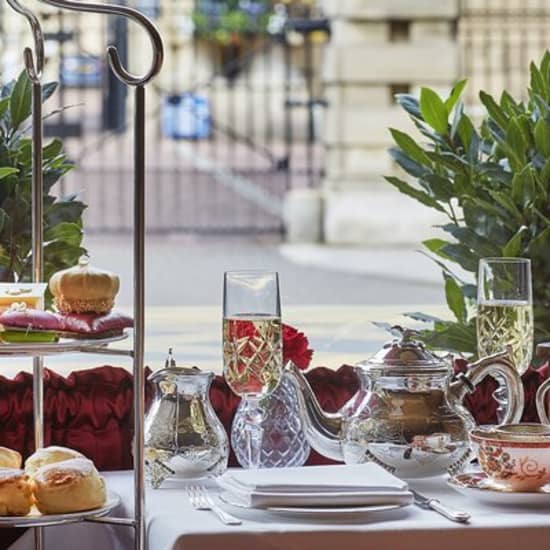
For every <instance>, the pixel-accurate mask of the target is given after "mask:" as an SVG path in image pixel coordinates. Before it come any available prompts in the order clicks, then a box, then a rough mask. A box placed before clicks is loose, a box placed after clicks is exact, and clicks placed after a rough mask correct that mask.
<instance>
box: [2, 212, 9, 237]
mask: <svg viewBox="0 0 550 550" xmlns="http://www.w3.org/2000/svg"><path fill="white" fill-rule="evenodd" d="M8 219H9V218H8V215H7V214H6V211H5V210H4V209H3V208H0V233H2V231H3V229H4V226H5V225H6V221H7V220H8Z"/></svg>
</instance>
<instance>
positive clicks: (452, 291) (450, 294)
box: [445, 275, 467, 322]
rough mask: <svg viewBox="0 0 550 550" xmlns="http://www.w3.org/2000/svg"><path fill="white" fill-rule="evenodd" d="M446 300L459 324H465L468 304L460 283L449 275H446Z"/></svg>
mask: <svg viewBox="0 0 550 550" xmlns="http://www.w3.org/2000/svg"><path fill="white" fill-rule="evenodd" d="M445 298H446V300H447V305H448V306H449V309H450V310H451V311H452V312H453V314H454V316H455V318H456V320H457V321H459V322H465V321H466V316H467V310H466V302H465V301H464V296H463V295H462V289H461V288H460V286H459V285H458V283H457V282H456V281H455V280H454V279H453V278H452V277H449V276H448V275H445Z"/></svg>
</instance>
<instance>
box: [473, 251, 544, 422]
mask: <svg viewBox="0 0 550 550" xmlns="http://www.w3.org/2000/svg"><path fill="white" fill-rule="evenodd" d="M477 307H478V312H477V348H478V354H479V356H480V357H482V356H485V355H490V354H493V353H498V352H501V351H504V350H506V349H509V350H510V352H511V354H512V358H513V360H514V364H515V366H516V369H517V371H518V373H519V374H523V373H524V372H525V371H526V370H527V368H528V367H529V364H530V362H531V357H532V354H533V345H534V341H533V332H534V328H533V291H532V284H531V261H530V260H529V259H527V258H483V259H481V260H480V262H479V274H478V294H477ZM495 398H496V399H497V401H498V402H499V409H498V415H499V422H500V421H501V419H502V416H503V414H504V409H505V405H506V403H507V401H508V398H507V395H506V392H505V390H504V388H503V385H502V384H501V385H500V387H499V389H498V390H497V391H496V392H495Z"/></svg>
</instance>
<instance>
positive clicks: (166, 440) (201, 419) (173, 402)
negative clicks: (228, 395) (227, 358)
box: [145, 350, 229, 488]
mask: <svg viewBox="0 0 550 550" xmlns="http://www.w3.org/2000/svg"><path fill="white" fill-rule="evenodd" d="M213 378H214V374H213V373H212V372H202V371H201V370H200V369H199V368H197V367H192V368H182V367H178V366H176V363H175V360H174V358H173V357H172V354H171V350H170V352H169V355H168V359H167V360H166V366H165V368H164V369H162V370H159V371H157V372H154V373H153V374H152V375H151V376H150V377H149V380H150V381H151V382H152V383H153V386H154V397H153V400H152V402H151V404H150V406H149V409H148V411H147V414H146V415H145V473H146V479H147V481H148V483H149V484H150V485H151V486H152V487H153V488H157V487H159V486H160V485H161V484H162V482H163V481H164V480H165V479H166V478H172V477H176V478H199V477H206V476H216V475H220V474H222V473H223V472H224V471H225V470H226V469H227V461H228V458H229V441H228V438H227V434H226V433H225V429H224V427H223V425H222V423H221V422H220V420H219V419H218V417H217V416H216V413H215V412H214V409H213V407H212V404H211V403H210V398H209V390H210V384H211V383H212V379H213Z"/></svg>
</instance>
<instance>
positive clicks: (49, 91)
mask: <svg viewBox="0 0 550 550" xmlns="http://www.w3.org/2000/svg"><path fill="white" fill-rule="evenodd" d="M57 86H58V83H57V82H47V83H46V84H43V85H42V103H44V102H45V101H46V100H47V99H49V98H50V97H51V96H52V95H53V94H54V92H55V91H56V90H57Z"/></svg>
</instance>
